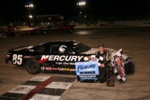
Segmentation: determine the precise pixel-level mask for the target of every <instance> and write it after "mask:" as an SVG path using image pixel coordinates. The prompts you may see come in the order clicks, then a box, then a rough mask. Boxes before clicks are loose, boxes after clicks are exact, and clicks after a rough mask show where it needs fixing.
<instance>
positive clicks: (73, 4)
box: [0, 0, 150, 20]
mask: <svg viewBox="0 0 150 100" xmlns="http://www.w3.org/2000/svg"><path fill="white" fill-rule="evenodd" d="M78 1H79V0H0V18H1V19H3V20H22V19H24V18H25V17H26V16H27V15H28V9H27V8H25V5H26V4H29V3H30V2H31V3H33V4H34V6H35V7H34V8H33V9H32V10H31V12H32V13H33V14H34V15H46V14H60V15H62V16H64V18H69V17H70V16H77V15H78V14H79V11H80V10H81V9H82V10H83V11H84V12H85V13H86V14H87V15H98V16H150V0H85V1H87V5H86V6H85V7H84V8H79V6H77V2H78Z"/></svg>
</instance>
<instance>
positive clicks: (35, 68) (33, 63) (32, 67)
mask: <svg viewBox="0 0 150 100" xmlns="http://www.w3.org/2000/svg"><path fill="white" fill-rule="evenodd" d="M25 68H26V70H27V72H29V73H30V74H38V73H40V71H41V67H40V64H39V63H38V61H37V60H35V59H29V60H27V61H26V63H25Z"/></svg>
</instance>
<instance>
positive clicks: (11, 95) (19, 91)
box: [0, 76, 76, 100]
mask: <svg viewBox="0 0 150 100" xmlns="http://www.w3.org/2000/svg"><path fill="white" fill-rule="evenodd" d="M75 79H76V78H72V77H53V76H35V77H33V78H32V79H30V80H28V81H26V82H25V83H23V84H21V85H18V86H16V87H15V88H13V89H11V90H10V91H8V92H6V93H4V94H2V95H0V100H59V99H60V97H61V95H62V94H63V93H64V92H65V91H66V90H67V89H69V88H70V87H71V86H72V84H73V82H74V81H75Z"/></svg>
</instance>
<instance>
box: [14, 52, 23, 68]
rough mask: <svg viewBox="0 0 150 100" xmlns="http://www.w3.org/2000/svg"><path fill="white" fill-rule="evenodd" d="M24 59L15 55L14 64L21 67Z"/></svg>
mask: <svg viewBox="0 0 150 100" xmlns="http://www.w3.org/2000/svg"><path fill="white" fill-rule="evenodd" d="M22 57H23V55H17V54H14V55H13V57H12V60H13V64H17V65H21V64H22Z"/></svg>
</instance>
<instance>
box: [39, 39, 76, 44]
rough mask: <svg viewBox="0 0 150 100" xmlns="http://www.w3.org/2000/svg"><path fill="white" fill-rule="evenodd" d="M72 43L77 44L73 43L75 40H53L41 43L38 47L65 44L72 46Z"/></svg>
mask: <svg viewBox="0 0 150 100" xmlns="http://www.w3.org/2000/svg"><path fill="white" fill-rule="evenodd" d="M74 43H77V41H75V40H55V41H50V42H45V43H41V44H39V45H45V44H66V45H73V44H74Z"/></svg>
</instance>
